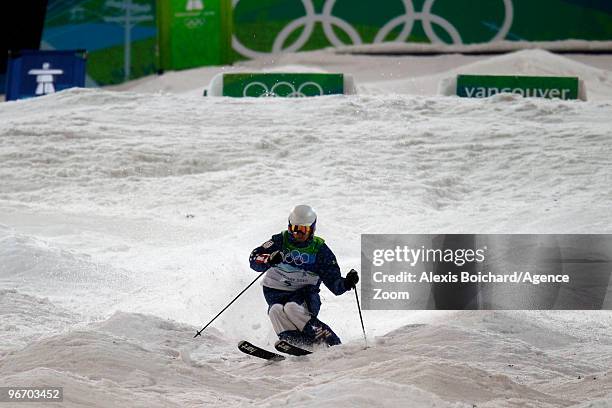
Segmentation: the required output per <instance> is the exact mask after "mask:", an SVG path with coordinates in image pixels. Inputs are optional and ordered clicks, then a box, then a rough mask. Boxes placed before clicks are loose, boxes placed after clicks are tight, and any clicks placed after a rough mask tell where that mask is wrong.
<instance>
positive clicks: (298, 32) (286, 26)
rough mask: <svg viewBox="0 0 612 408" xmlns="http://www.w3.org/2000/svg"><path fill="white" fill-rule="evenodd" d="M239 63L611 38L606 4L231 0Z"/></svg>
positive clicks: (610, 7) (594, 0) (610, 10)
mask: <svg viewBox="0 0 612 408" xmlns="http://www.w3.org/2000/svg"><path fill="white" fill-rule="evenodd" d="M232 4H233V12H234V35H233V37H232V47H233V49H234V50H235V51H236V53H237V54H238V57H239V58H240V57H241V58H245V57H246V58H256V57H259V56H262V55H266V54H270V53H280V52H296V51H305V50H313V49H319V48H324V47H329V46H344V45H359V44H369V43H381V42H388V41H398V42H422V43H447V44H472V43H486V42H492V41H497V40H510V41H514V40H524V41H554V40H563V39H582V40H593V41H595V40H602V41H603V40H610V39H612V2H610V1H607V0H590V1H584V0H537V1H534V0H385V1H383V2H381V1H373V0H232Z"/></svg>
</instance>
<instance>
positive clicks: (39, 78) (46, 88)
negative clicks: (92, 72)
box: [6, 50, 85, 101]
mask: <svg viewBox="0 0 612 408" xmlns="http://www.w3.org/2000/svg"><path fill="white" fill-rule="evenodd" d="M75 86H78V87H85V51H83V50H69V51H57V50H53V51H38V50H24V51H20V52H18V53H17V54H13V55H11V56H10V57H9V61H8V69H7V75H6V100H7V101H11V100H16V99H24V98H32V97H35V96H41V95H48V94H52V93H55V92H58V91H61V90H63V89H67V88H73V87H75Z"/></svg>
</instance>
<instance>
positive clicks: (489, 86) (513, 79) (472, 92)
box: [457, 75, 579, 100]
mask: <svg viewBox="0 0 612 408" xmlns="http://www.w3.org/2000/svg"><path fill="white" fill-rule="evenodd" d="M578 86H579V81H578V78H575V77H536V76H497V75H458V76H457V95H458V96H461V97H464V98H487V97H489V96H493V95H496V94H498V93H514V94H519V95H522V96H525V97H533V98H550V99H552V98H559V99H564V100H567V99H578Z"/></svg>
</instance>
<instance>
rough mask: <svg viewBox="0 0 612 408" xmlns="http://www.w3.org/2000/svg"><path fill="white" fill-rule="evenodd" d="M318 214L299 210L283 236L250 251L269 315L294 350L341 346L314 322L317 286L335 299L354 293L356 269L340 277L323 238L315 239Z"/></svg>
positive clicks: (318, 304)
mask: <svg viewBox="0 0 612 408" xmlns="http://www.w3.org/2000/svg"><path fill="white" fill-rule="evenodd" d="M316 223H317V214H316V213H315V211H314V209H312V208H311V207H310V206H308V205H298V206H296V207H295V208H293V210H292V211H291V213H290V214H289V225H288V228H287V230H286V231H283V232H281V233H280V234H276V235H273V236H272V238H271V239H270V240H269V241H266V242H265V243H263V244H262V245H261V246H260V247H257V248H255V249H254V250H253V252H251V256H250V258H249V261H250V264H251V269H253V270H255V271H257V272H264V271H265V272H266V274H265V275H264V280H263V282H262V286H263V294H264V297H265V299H266V302H267V303H268V316H269V317H270V320H271V321H272V327H273V328H274V331H275V332H276V334H277V335H278V338H279V340H285V341H287V342H289V343H292V344H294V345H296V346H310V345H313V344H326V345H328V346H334V345H336V344H340V339H339V338H338V336H337V335H336V333H334V332H333V331H332V329H331V328H330V327H329V326H328V325H326V324H325V323H323V322H321V321H320V320H319V319H317V315H318V314H319V309H320V308H321V298H320V297H319V286H320V285H321V281H322V282H323V283H324V284H325V286H327V288H328V289H329V290H330V291H332V293H333V294H334V295H336V296H338V295H341V294H343V293H344V292H346V291H348V290H351V289H353V288H355V285H356V284H357V282H359V276H358V275H357V272H355V271H354V270H352V271H350V272H349V273H348V274H347V275H346V277H345V278H343V277H342V276H341V275H340V268H339V267H338V263H337V262H336V257H335V256H334V254H333V252H332V251H331V250H330V249H329V247H328V246H327V244H325V241H324V240H323V238H320V237H317V236H315V235H314V232H315V227H316Z"/></svg>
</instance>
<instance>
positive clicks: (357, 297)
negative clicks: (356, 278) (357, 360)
mask: <svg viewBox="0 0 612 408" xmlns="http://www.w3.org/2000/svg"><path fill="white" fill-rule="evenodd" d="M353 270H354V269H353ZM353 289H354V290H355V300H356V301H357V310H359V320H361V330H363V341H364V342H365V348H368V338H367V337H366V332H365V326H364V325H363V316H362V315H361V306H360V305H359V295H357V286H353Z"/></svg>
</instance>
